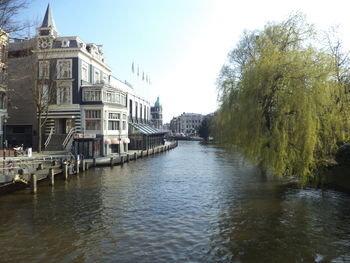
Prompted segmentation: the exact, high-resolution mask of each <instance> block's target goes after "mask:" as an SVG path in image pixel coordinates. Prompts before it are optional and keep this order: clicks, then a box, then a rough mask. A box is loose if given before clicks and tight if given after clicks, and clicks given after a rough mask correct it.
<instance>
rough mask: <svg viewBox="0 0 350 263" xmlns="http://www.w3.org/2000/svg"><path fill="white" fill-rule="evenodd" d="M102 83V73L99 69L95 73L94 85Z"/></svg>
mask: <svg viewBox="0 0 350 263" xmlns="http://www.w3.org/2000/svg"><path fill="white" fill-rule="evenodd" d="M100 82H101V73H100V71H98V70H97V69H95V71H94V83H95V84H97V83H100Z"/></svg>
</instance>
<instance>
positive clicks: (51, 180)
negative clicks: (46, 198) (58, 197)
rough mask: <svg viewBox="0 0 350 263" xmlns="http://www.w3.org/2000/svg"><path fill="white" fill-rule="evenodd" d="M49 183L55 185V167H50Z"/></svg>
mask: <svg viewBox="0 0 350 263" xmlns="http://www.w3.org/2000/svg"><path fill="white" fill-rule="evenodd" d="M49 180H50V183H49V185H51V186H54V185H55V170H54V169H53V168H50V169H49Z"/></svg>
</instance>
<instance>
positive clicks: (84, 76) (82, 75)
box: [81, 61, 90, 82]
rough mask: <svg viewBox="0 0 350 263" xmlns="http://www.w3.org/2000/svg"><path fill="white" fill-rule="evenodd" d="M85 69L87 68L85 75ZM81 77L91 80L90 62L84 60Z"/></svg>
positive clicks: (87, 80)
mask: <svg viewBox="0 0 350 263" xmlns="http://www.w3.org/2000/svg"><path fill="white" fill-rule="evenodd" d="M84 69H86V71H85V72H86V75H85V72H84ZM81 79H82V80H84V81H86V82H90V81H89V64H88V63H86V62H84V61H82V63H81Z"/></svg>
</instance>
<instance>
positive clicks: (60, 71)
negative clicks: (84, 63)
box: [57, 59, 72, 79]
mask: <svg viewBox="0 0 350 263" xmlns="http://www.w3.org/2000/svg"><path fill="white" fill-rule="evenodd" d="M57 78H58V79H69V78H72V60H71V59H60V60H57Z"/></svg>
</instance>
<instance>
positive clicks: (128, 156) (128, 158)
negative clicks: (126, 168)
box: [126, 154, 130, 162]
mask: <svg viewBox="0 0 350 263" xmlns="http://www.w3.org/2000/svg"><path fill="white" fill-rule="evenodd" d="M126 161H127V162H129V161H130V155H129V154H127V155H126Z"/></svg>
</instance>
